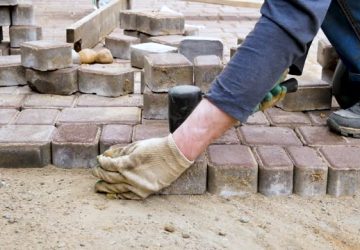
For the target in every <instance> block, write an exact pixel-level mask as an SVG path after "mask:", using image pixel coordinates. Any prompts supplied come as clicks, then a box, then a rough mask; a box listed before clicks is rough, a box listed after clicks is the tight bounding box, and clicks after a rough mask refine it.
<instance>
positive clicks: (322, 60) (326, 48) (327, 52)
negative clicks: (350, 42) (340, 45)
mask: <svg viewBox="0 0 360 250" xmlns="http://www.w3.org/2000/svg"><path fill="white" fill-rule="evenodd" d="M338 60H339V55H338V54H337V52H336V50H335V48H334V47H333V46H332V45H331V44H330V42H329V41H328V40H325V39H320V40H319V43H318V49H317V61H318V63H319V64H320V65H321V66H322V67H323V69H330V70H335V68H336V65H337V62H338Z"/></svg>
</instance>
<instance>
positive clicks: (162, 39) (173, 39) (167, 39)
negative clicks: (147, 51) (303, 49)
mask: <svg viewBox="0 0 360 250" xmlns="http://www.w3.org/2000/svg"><path fill="white" fill-rule="evenodd" d="M185 38H186V37H185V36H182V35H169V36H153V37H150V38H149V42H152V43H160V44H164V45H168V46H172V47H176V48H178V47H179V46H180V42H181V41H182V40H184V39H185Z"/></svg>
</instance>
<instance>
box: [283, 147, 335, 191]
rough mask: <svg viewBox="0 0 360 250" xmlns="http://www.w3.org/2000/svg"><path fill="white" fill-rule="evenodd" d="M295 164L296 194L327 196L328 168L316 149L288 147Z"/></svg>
mask: <svg viewBox="0 0 360 250" xmlns="http://www.w3.org/2000/svg"><path fill="white" fill-rule="evenodd" d="M287 152H288V153H289V155H290V158H291V159H292V161H293V163H294V167H295V168H294V193H295V194H298V195H300V196H306V197H312V196H321V195H325V194H326V187H327V176H328V167H327V164H326V163H325V161H324V160H323V159H322V158H321V157H320V156H319V155H318V153H317V152H316V150H315V149H313V148H309V147H288V148H287Z"/></svg>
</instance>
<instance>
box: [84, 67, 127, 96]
mask: <svg viewBox="0 0 360 250" xmlns="http://www.w3.org/2000/svg"><path fill="white" fill-rule="evenodd" d="M78 79H79V80H78V81H79V90H80V91H81V92H83V93H88V94H97V95H100V96H109V97H118V96H122V95H127V94H129V93H133V92H134V70H132V69H129V68H127V67H124V66H122V65H119V64H94V65H81V66H80V68H79V75H78Z"/></svg>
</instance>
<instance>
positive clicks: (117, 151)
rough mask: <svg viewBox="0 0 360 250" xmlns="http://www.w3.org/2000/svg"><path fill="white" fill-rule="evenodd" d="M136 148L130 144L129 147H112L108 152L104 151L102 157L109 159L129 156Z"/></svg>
mask: <svg viewBox="0 0 360 250" xmlns="http://www.w3.org/2000/svg"><path fill="white" fill-rule="evenodd" d="M136 147H137V143H136V142H135V143H132V144H130V145H127V146H123V145H114V146H111V147H110V148H109V149H108V150H106V151H105V152H104V153H103V155H104V156H107V157H111V158H116V157H119V156H124V155H127V154H130V153H131V152H133V151H134V150H135V148H136Z"/></svg>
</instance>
